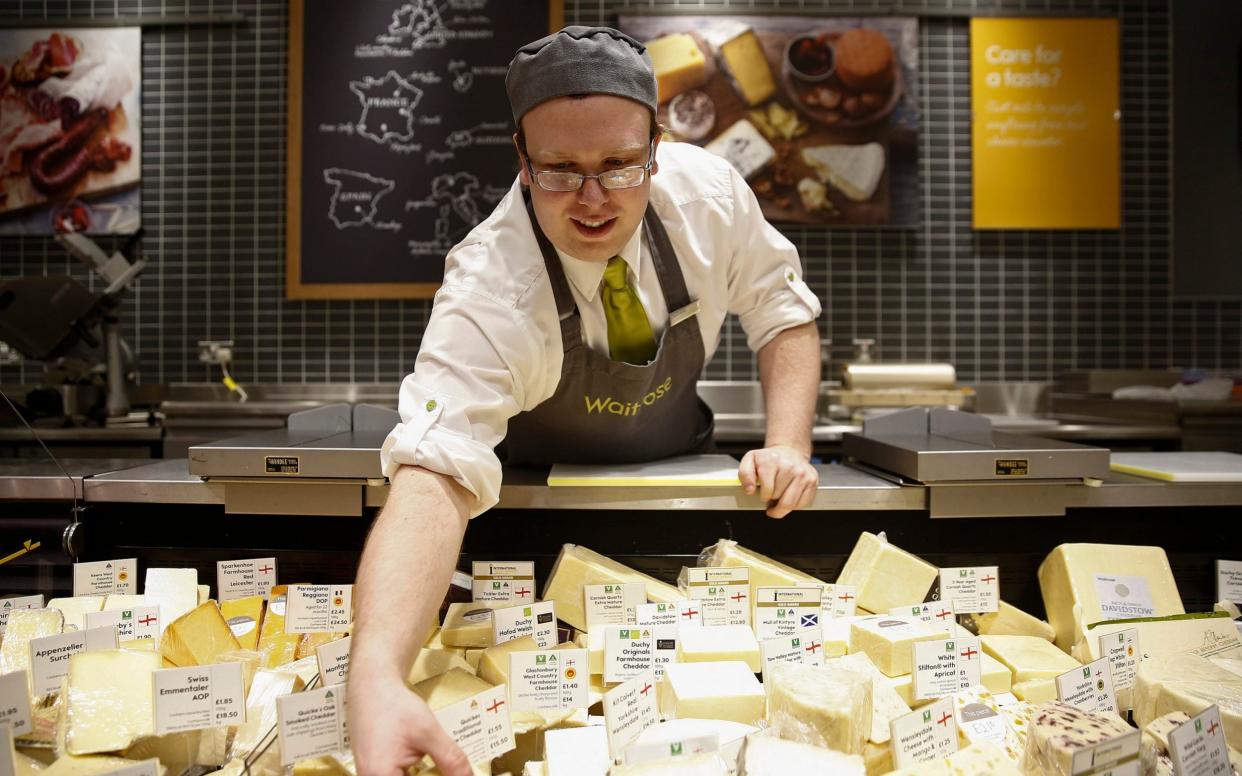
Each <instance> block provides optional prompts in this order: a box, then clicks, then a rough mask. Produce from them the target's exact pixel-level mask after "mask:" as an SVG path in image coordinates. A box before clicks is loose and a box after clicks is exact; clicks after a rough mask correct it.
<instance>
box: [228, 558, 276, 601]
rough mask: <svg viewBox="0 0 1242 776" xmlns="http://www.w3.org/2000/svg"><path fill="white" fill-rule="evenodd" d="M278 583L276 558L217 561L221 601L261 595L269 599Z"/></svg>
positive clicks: (264, 598)
mask: <svg viewBox="0 0 1242 776" xmlns="http://www.w3.org/2000/svg"><path fill="white" fill-rule="evenodd" d="M275 584H276V559H275V558H250V559H247V560H221V561H216V591H217V592H218V593H219V594H220V600H221V601H234V600H236V599H238V598H249V597H250V596H255V595H261V596H263V600H265V601H266V600H267V599H268V597H269V596H271V594H272V587H273V586H274V585H275Z"/></svg>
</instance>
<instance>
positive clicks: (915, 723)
mask: <svg viewBox="0 0 1242 776" xmlns="http://www.w3.org/2000/svg"><path fill="white" fill-rule="evenodd" d="M889 730H890V732H891V735H892V747H893V765H895V766H896V767H898V768H907V767H910V766H912V765H915V764H917V763H923V762H927V761H928V760H938V759H941V758H944V757H948V756H949V755H951V754H953V753H954V752H956V751H957V721H956V719H955V718H954V716H953V699H952V698H941V699H940V700H938V701H935V702H933V703H930V704H928V705H926V706H922V707H920V708H918V709H915V710H914V711H912V712H910V713H909V714H903V715H901V716H900V717H897V718H896V719H894V720H892V721H891V722H889Z"/></svg>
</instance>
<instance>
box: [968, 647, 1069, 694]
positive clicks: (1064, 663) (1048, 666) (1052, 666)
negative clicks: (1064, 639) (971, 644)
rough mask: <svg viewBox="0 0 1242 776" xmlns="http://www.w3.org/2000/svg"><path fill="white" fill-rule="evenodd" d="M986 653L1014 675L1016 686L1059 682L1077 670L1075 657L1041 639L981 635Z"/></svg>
mask: <svg viewBox="0 0 1242 776" xmlns="http://www.w3.org/2000/svg"><path fill="white" fill-rule="evenodd" d="M979 643H980V644H982V645H983V651H984V653H985V654H988V655H991V656H992V657H994V658H996V659H997V660H999V661H1000V662H1001V663H1003V664H1004V665H1005V667H1007V668H1008V669H1009V670H1010V671H1011V672H1012V673H1013V681H1014V683H1015V684H1017V683H1020V682H1027V681H1030V680H1032V679H1055V678H1056V677H1057V676H1060V675H1061V674H1063V673H1065V672H1066V671H1070V670H1073V669H1074V668H1077V667H1078V666H1079V665H1081V663H1079V662H1078V661H1077V660H1075V659H1074V658H1072V657H1070V656H1069V655H1067V654H1065V653H1064V652H1062V651H1061V650H1059V649H1057V648H1056V647H1055V646H1053V645H1052V644H1050V643H1049V642H1047V641H1044V640H1043V639H1041V638H1039V637H1037V636H980V637H979Z"/></svg>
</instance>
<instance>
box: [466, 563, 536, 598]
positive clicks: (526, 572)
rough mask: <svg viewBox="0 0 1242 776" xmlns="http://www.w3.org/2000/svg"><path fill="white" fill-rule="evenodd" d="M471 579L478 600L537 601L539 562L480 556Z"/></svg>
mask: <svg viewBox="0 0 1242 776" xmlns="http://www.w3.org/2000/svg"><path fill="white" fill-rule="evenodd" d="M471 569H472V571H473V577H472V581H471V583H470V592H471V599H472V600H473V601H474V602H475V603H484V602H486V603H500V604H533V603H534V602H535V564H534V562H533V561H529V560H516V561H503V562H502V561H490V560H476V561H474V562H473V563H472V564H471Z"/></svg>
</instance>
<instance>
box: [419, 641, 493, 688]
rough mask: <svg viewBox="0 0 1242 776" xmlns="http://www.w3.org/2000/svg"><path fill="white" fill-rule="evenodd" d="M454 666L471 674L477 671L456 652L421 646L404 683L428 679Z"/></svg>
mask: <svg viewBox="0 0 1242 776" xmlns="http://www.w3.org/2000/svg"><path fill="white" fill-rule="evenodd" d="M480 651H481V650H480ZM454 668H460V669H461V670H463V671H466V672H468V673H472V674H477V673H478V670H477V669H476V668H475V667H473V666H471V665H470V663H469V662H468V661H467V660H466V659H465V658H463V657H462V656H461V655H459V654H457V653H456V652H448V651H446V650H443V649H427V648H426V647H422V648H420V649H419V650H418V655H416V656H415V657H414V663H413V664H411V665H410V670H409V671H408V672H407V673H406V675H405V683H406V684H410V685H414V684H418V683H419V682H421V681H422V680H424V679H429V678H431V677H433V676H436V675H437V674H442V673H444V672H445V671H449V670H451V669H454Z"/></svg>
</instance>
